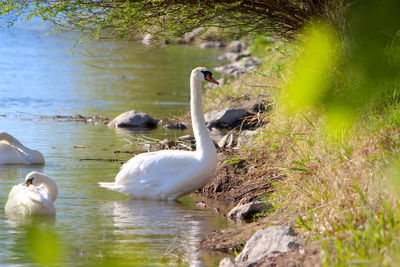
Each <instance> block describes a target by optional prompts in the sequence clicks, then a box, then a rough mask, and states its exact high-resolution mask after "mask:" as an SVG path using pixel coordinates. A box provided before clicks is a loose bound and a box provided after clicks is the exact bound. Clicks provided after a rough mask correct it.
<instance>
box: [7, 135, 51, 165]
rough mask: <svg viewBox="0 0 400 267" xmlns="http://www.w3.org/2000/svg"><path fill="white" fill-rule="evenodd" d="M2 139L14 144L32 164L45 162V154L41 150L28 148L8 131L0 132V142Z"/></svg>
mask: <svg viewBox="0 0 400 267" xmlns="http://www.w3.org/2000/svg"><path fill="white" fill-rule="evenodd" d="M1 141H5V142H7V143H9V144H10V145H12V146H14V147H15V148H16V149H17V150H18V151H19V152H20V153H21V155H22V156H23V157H24V158H25V159H26V160H27V161H28V162H30V163H32V164H43V163H44V158H43V155H42V154H41V153H40V152H39V151H36V150H32V149H29V148H27V147H26V146H24V145H23V144H22V143H21V142H20V141H18V140H17V139H16V138H14V137H13V136H12V135H10V134H8V133H6V132H0V142H1Z"/></svg>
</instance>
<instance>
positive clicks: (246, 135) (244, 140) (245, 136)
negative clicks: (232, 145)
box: [237, 129, 260, 147]
mask: <svg viewBox="0 0 400 267" xmlns="http://www.w3.org/2000/svg"><path fill="white" fill-rule="evenodd" d="M259 133H260V130H259V129H257V130H253V131H252V130H244V131H242V132H241V133H240V135H239V137H238V138H237V146H239V147H240V146H243V145H245V144H248V143H249V142H251V141H252V140H253V138H254V137H256V136H257V135H258V134H259Z"/></svg>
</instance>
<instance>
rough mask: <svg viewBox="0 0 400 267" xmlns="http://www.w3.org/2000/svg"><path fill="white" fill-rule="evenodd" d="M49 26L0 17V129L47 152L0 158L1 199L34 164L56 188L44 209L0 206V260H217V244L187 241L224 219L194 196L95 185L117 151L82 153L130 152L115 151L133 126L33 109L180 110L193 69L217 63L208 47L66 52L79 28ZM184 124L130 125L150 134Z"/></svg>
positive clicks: (93, 47)
mask: <svg viewBox="0 0 400 267" xmlns="http://www.w3.org/2000/svg"><path fill="white" fill-rule="evenodd" d="M50 30H51V28H50V26H49V25H47V24H43V23H39V22H34V23H25V24H18V25H16V26H15V27H13V28H9V29H0V131H6V132H9V133H10V134H12V135H13V136H15V137H16V138H18V139H19V140H20V141H21V142H22V143H23V144H25V145H26V146H28V147H30V148H32V149H37V150H39V151H41V152H42V153H43V154H44V156H45V159H46V165H45V166H42V167H38V166H1V167H0V207H3V206H4V204H5V202H6V199H7V196H8V192H9V191H10V189H11V187H12V186H13V185H14V184H17V183H20V182H22V181H23V179H24V177H25V175H26V174H27V173H28V172H30V171H32V170H37V171H41V172H44V173H46V174H48V175H49V176H51V177H53V178H54V179H55V180H56V182H57V184H58V186H59V190H60V193H59V197H58V199H57V201H56V206H57V216H56V218H55V219H54V220H53V219H39V218H38V219H36V218H35V219H34V220H31V221H15V220H9V219H7V218H6V217H5V215H4V211H3V209H2V208H0V265H1V266H35V265H40V264H46V263H51V262H54V261H55V262H56V263H57V265H58V266H79V265H82V266H91V265H96V266H189V265H190V266H213V265H217V263H218V257H215V256H216V254H213V253H212V252H205V251H199V250H198V249H197V246H198V243H199V241H200V240H201V239H202V237H204V236H205V235H206V234H207V233H209V232H210V231H212V230H214V229H217V228H221V227H223V226H224V225H225V223H226V222H225V220H224V218H222V217H221V216H219V215H215V214H213V213H212V211H210V210H209V209H202V208H199V207H196V205H195V203H196V201H198V200H196V199H194V198H193V197H184V198H182V199H181V200H180V201H178V202H172V203H166V202H157V201H138V200H130V199H129V198H127V197H125V196H124V195H121V194H119V193H116V192H112V191H108V190H106V189H103V188H100V187H98V185H97V183H98V182H99V181H112V180H113V179H114V177H115V175H116V173H117V172H118V169H119V167H120V163H119V162H107V161H96V160H90V161H88V160H81V159H90V158H92V159H110V158H113V159H121V160H126V159H128V158H130V157H131V156H132V155H130V154H116V153H114V151H116V150H137V149H139V147H138V146H137V145H135V141H134V140H135V139H134V138H133V135H132V133H127V132H124V131H117V130H114V129H110V128H107V127H106V126H104V125H95V124H84V123H79V122H71V121H65V120H64V121H61V120H54V119H42V118H41V117H40V116H41V115H73V114H81V115H84V116H89V115H102V116H105V117H114V116H116V115H118V114H119V113H122V112H124V111H127V110H131V109H138V110H141V111H143V112H146V113H148V114H149V115H152V116H154V117H156V118H167V117H169V116H173V115H178V114H182V113H184V112H186V111H187V110H188V109H189V106H188V101H189V86H188V83H189V74H190V71H191V69H192V68H194V67H197V66H202V65H204V66H206V67H209V68H212V67H213V66H216V65H217V64H218V63H217V62H216V60H215V58H216V56H217V51H214V50H201V49H198V48H194V47H188V46H170V47H167V48H163V49H161V48H145V47H143V46H142V45H139V44H137V45H133V44H127V43H124V42H118V43H117V42H116V43H107V44H104V43H91V44H87V45H85V48H84V47H79V48H77V49H76V50H75V51H74V54H73V55H71V54H70V52H71V51H70V49H71V48H72V46H73V44H74V42H75V41H76V38H77V36H76V35H74V34H66V33H64V34H59V35H56V36H53V35H46V32H49V31H50ZM188 133H190V132H189V131H184V132H182V131H167V130H163V129H157V130H153V131H138V134H144V135H146V136H149V137H152V138H158V139H164V138H169V137H176V136H180V135H184V134H188ZM54 255H56V256H54Z"/></svg>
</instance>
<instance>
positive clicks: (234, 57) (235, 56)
mask: <svg viewBox="0 0 400 267" xmlns="http://www.w3.org/2000/svg"><path fill="white" fill-rule="evenodd" d="M248 56H250V53H248V52H243V53H232V52H227V53H223V54H222V55H220V56H219V57H218V59H219V60H228V61H230V62H235V61H238V60H240V59H242V58H244V57H248Z"/></svg>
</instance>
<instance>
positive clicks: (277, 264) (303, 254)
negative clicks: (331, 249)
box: [253, 243, 322, 267]
mask: <svg viewBox="0 0 400 267" xmlns="http://www.w3.org/2000/svg"><path fill="white" fill-rule="evenodd" d="M320 251H321V250H320V247H319V246H318V244H316V243H312V244H308V245H306V246H303V247H301V248H299V249H293V250H291V251H289V252H286V253H279V254H278V256H277V257H274V258H267V259H265V260H264V261H262V262H259V263H257V264H256V265H253V266H254V267H317V266H322V263H321V252H320Z"/></svg>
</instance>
